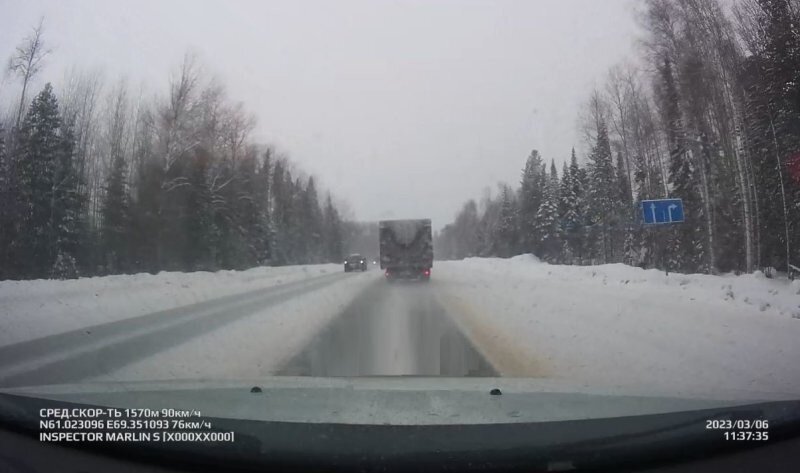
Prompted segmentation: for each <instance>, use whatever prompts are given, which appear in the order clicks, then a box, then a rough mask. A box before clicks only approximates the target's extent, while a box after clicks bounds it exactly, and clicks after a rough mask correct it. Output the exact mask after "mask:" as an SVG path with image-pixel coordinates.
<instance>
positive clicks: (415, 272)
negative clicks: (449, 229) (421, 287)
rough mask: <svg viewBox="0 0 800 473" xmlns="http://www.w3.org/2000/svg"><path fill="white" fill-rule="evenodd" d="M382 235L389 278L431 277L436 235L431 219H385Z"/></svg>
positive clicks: (380, 229)
mask: <svg viewBox="0 0 800 473" xmlns="http://www.w3.org/2000/svg"><path fill="white" fill-rule="evenodd" d="M378 226H379V234H380V253H381V269H383V270H385V274H386V278H387V279H389V280H392V279H397V278H407V279H423V280H426V281H427V280H428V279H430V276H431V267H432V266H433V237H432V233H431V221H430V219H417V220H382V221H380V222H379V223H378Z"/></svg>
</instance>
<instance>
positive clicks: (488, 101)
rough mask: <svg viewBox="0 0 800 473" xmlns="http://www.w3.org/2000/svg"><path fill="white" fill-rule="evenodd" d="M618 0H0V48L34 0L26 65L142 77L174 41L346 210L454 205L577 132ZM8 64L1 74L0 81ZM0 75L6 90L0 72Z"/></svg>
mask: <svg viewBox="0 0 800 473" xmlns="http://www.w3.org/2000/svg"><path fill="white" fill-rule="evenodd" d="M633 6H634V1H633V0H602V1H600V0H530V1H466V0H452V1H439V0H418V1H388V0H387V1H381V0H369V1H332V0H330V1H329V0H320V1H296V0H285V1H281V2H267V1H231V0H227V1H224V2H223V1H219V2H216V1H214V2H212V1H208V0H196V1H174V0H160V1H141V0H139V1H119V0H98V1H74V0H71V1H43V0H15V1H11V0H0V13H1V14H0V59H2V60H3V63H5V61H6V60H7V58H8V57H9V55H10V54H11V52H12V50H13V48H14V46H15V45H16V44H17V43H18V42H19V40H20V39H21V38H22V37H24V36H25V35H26V34H27V33H28V32H29V31H30V28H31V26H32V25H34V24H35V23H37V21H38V18H39V17H40V16H42V15H44V16H45V35H46V37H45V38H46V40H47V42H48V43H49V44H50V46H51V47H52V48H53V54H52V55H51V56H50V57H49V58H48V60H47V65H46V69H45V70H44V72H43V74H42V76H41V80H40V83H39V84H37V88H38V87H40V86H41V85H42V83H43V82H44V80H50V81H53V82H54V83H56V84H57V83H58V82H59V81H60V80H61V79H62V78H63V76H64V73H65V71H66V70H67V69H68V68H69V67H72V66H78V67H79V68H82V69H92V70H98V71H102V73H103V75H104V77H105V78H106V82H107V83H111V82H113V81H115V80H116V79H118V78H119V77H120V76H123V75H124V76H126V77H127V78H128V80H129V82H132V83H134V84H137V83H139V82H140V81H144V82H146V83H147V84H148V86H149V87H150V90H151V91H153V92H163V91H164V90H166V83H167V80H168V76H169V72H170V71H172V70H174V69H175V68H176V66H177V65H178V64H179V63H180V61H181V58H182V57H183V55H184V53H185V52H186V51H187V49H189V48H191V49H192V50H194V51H196V52H197V53H199V57H200V59H201V61H202V63H203V64H204V66H205V67H206V69H207V70H209V71H210V72H211V73H213V74H215V75H217V76H218V77H219V78H220V79H221V80H222V81H223V82H224V83H225V84H226V86H227V88H228V91H229V95H230V96H231V97H232V98H233V99H235V100H241V101H243V102H244V103H245V104H246V107H247V109H248V110H249V111H251V112H253V113H254V114H255V115H256V116H257V117H258V127H257V129H256V138H257V139H258V140H260V141H264V142H268V143H271V144H274V145H276V147H277V148H278V149H279V150H281V151H282V152H284V153H286V154H288V155H289V156H290V157H291V158H292V160H293V161H295V162H296V163H297V164H298V165H300V166H301V167H302V168H303V169H304V170H305V171H307V172H309V173H311V174H313V175H315V176H317V177H318V178H319V179H320V181H321V183H322V186H323V187H325V188H328V189H330V190H331V191H332V192H334V193H335V194H336V195H337V196H338V197H340V198H341V199H342V200H344V201H346V202H347V203H348V204H349V207H350V209H351V210H352V214H353V216H354V217H355V218H357V219H359V220H377V219H380V218H406V217H430V218H433V220H434V225H435V227H436V228H440V227H441V226H442V225H444V224H445V223H447V222H449V221H451V220H452V218H453V216H454V214H455V212H456V211H457V210H458V209H459V207H460V206H461V204H462V203H463V202H464V201H465V200H466V199H468V198H478V197H480V195H481V194H482V192H483V189H484V188H485V187H487V186H491V187H492V188H494V187H495V185H496V183H497V182H499V181H506V182H510V183H513V184H514V185H516V184H517V183H518V181H519V176H520V171H521V169H522V167H523V165H524V162H525V158H526V157H527V155H528V154H529V152H530V150H531V149H534V148H536V149H539V150H540V152H541V153H542V154H543V156H544V157H545V159H547V160H549V159H550V158H555V159H556V162H557V163H559V166H558V167H559V171H560V170H561V166H560V163H561V162H563V160H564V159H566V158H568V156H569V152H570V148H571V147H572V146H573V145H575V146H577V147H578V148H580V147H581V143H580V142H579V140H580V138H579V133H578V131H577V122H578V120H577V117H578V114H579V111H580V107H581V104H582V103H584V102H585V101H586V99H587V98H588V95H589V93H590V91H591V89H592V87H594V86H595V85H599V84H602V82H603V80H604V77H605V75H606V72H607V70H608V68H609V66H611V65H613V64H615V63H617V62H619V61H621V60H623V59H625V58H630V57H631V56H633V55H635V50H634V47H633V44H634V39H635V37H636V34H637V33H636V32H637V28H636V25H635V22H634V19H633V14H632V12H631V8H632V7H633ZM11 81H12V79H11V78H9V77H3V78H1V79H0V94H3V92H5V94H6V95H8V94H9V93H10V92H9V91H10V90H12V89H11ZM2 89H4V90H2Z"/></svg>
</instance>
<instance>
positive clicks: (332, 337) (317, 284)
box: [0, 271, 496, 386]
mask: <svg viewBox="0 0 800 473" xmlns="http://www.w3.org/2000/svg"><path fill="white" fill-rule="evenodd" d="M354 277H355V278H358V277H361V278H365V284H364V286H363V290H361V291H360V292H359V293H358V295H357V296H356V297H355V299H354V300H353V302H352V303H351V304H350V305H348V306H345V307H344V308H339V307H331V310H332V311H337V312H339V313H338V314H335V315H334V316H333V317H331V319H330V322H329V323H328V324H327V326H324V327H323V328H322V330H321V331H319V332H318V333H317V334H316V335H314V336H312V335H310V334H309V337H308V338H309V340H311V341H310V342H309V343H308V345H307V346H305V347H304V348H302V349H301V350H299V351H298V352H296V353H294V354H287V355H288V358H287V359H288V360H289V361H288V362H286V363H285V364H284V366H283V367H282V368H280V369H278V372H277V373H276V374H284V375H295V376H366V375H376V376H381V375H388V376H392V375H431V376H436V375H445V376H493V375H496V372H495V370H494V369H493V368H492V367H491V366H490V365H489V364H488V363H487V362H486V361H485V360H484V358H483V357H482V356H481V355H480V354H479V353H478V351H477V350H476V349H475V348H474V347H473V345H472V344H471V343H470V342H469V340H468V339H467V338H466V337H465V336H464V335H463V334H462V333H460V331H459V330H458V328H457V325H456V324H455V323H453V321H452V320H453V319H452V318H451V315H448V314H447V312H446V310H445V309H444V308H443V307H442V305H441V304H439V302H438V301H437V297H436V282H435V281H431V282H430V283H422V282H397V283H395V284H389V283H387V282H386V281H384V280H383V278H382V276H381V275H380V273H379V272H377V271H376V272H368V273H367V274H363V275H360V274H343V273H338V274H330V275H325V276H321V277H317V278H313V279H310V280H304V281H299V282H294V283H288V284H283V285H281V286H276V287H271V288H267V289H260V290H255V291H251V292H248V293H245V294H238V295H234V296H227V297H222V298H218V299H214V300H210V301H206V302H202V303H198V304H192V305H188V306H183V307H178V308H175V309H171V310H166V311H161V312H156V313H151V314H146V315H142V316H138V317H133V318H130V319H125V320H121V321H117V322H111V323H106V324H101V325H96V326H92V327H86V328H84V329H80V330H74V331H70V332H67V333H62V334H57V335H52V336H48V337H43V338H39V339H35V340H30V341H25V342H22V343H17V344H12V345H5V346H2V347H0V386H26V385H42V384H61V383H80V382H82V381H85V380H90V379H97V378H98V377H99V378H102V377H103V376H105V375H109V374H111V375H114V374H115V373H118V372H119V371H120V370H121V369H123V368H125V367H126V366H129V365H132V364H135V363H137V362H140V361H142V360H145V361H146V360H147V359H148V357H152V358H151V359H154V360H160V359H159V358H158V356H159V354H162V355H163V354H164V353H166V352H167V351H168V350H170V349H174V347H176V346H181V345H182V344H190V343H195V344H197V343H205V341H204V340H205V339H206V338H208V336H209V335H215V334H217V333H219V334H222V333H225V331H224V330H220V329H222V328H226V327H228V326H231V325H233V324H235V323H237V322H238V321H244V319H248V320H253V319H259V317H264V316H263V312H260V311H263V309H264V308H266V307H270V306H276V307H277V306H278V304H281V303H282V302H286V301H289V300H297V299H299V300H302V299H303V298H304V296H306V295H309V294H312V293H313V292H314V291H317V290H320V289H323V288H335V287H336V285H337V283H342V282H344V281H345V280H347V278H354ZM260 322H262V323H264V324H266V325H267V326H269V323H270V320H269V319H267V318H264V319H263V320H260ZM257 336H258V335H257V334H253V337H257ZM214 338H215V343H220V342H221V343H222V345H227V346H228V347H231V348H233V345H235V344H237V343H239V342H240V341H237V340H233V339H227V338H225V337H219V336H217V337H214ZM216 348H220V347H216ZM222 348H223V349H222V350H220V352H221V353H224V352H225V351H226V350H225V349H224V346H223V347H222ZM230 351H235V350H230ZM232 356H235V355H232ZM230 361H231V364H232V365H235V364H237V360H230ZM159 362H160V361H159ZM176 363H177V362H176ZM201 375H203V373H201ZM145 376H147V373H145ZM205 376H206V377H210V378H213V377H214V374H213V373H208V374H205ZM112 377H113V376H112ZM116 379H118V380H124V376H122V377H117V378H116ZM153 379H158V378H157V377H156V376H153Z"/></svg>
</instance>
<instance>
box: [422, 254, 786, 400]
mask: <svg viewBox="0 0 800 473" xmlns="http://www.w3.org/2000/svg"><path fill="white" fill-rule="evenodd" d="M435 276H436V283H437V284H438V286H437V287H439V288H440V290H441V292H442V297H443V298H444V299H445V300H446V301H447V303H448V304H449V306H450V307H451V310H450V312H451V313H452V314H455V318H456V319H457V323H459V324H460V325H461V327H462V329H463V330H464V331H465V332H467V334H468V335H469V336H470V338H471V339H472V340H473V341H474V342H475V343H476V345H478V346H479V348H480V349H481V350H482V351H483V352H484V354H485V355H486V356H487V358H488V359H489V361H490V362H492V363H493V365H494V366H495V367H496V368H498V369H499V370H500V372H501V373H502V374H503V375H507V376H540V377H551V378H565V379H569V380H570V381H578V382H585V383H590V384H595V383H602V384H609V383H611V384H618V385H637V386H640V387H641V386H645V387H652V388H658V389H662V388H663V389H665V390H668V391H670V392H675V391H676V390H677V391H680V392H685V393H687V394H690V393H698V392H701V393H704V394H708V393H709V392H712V393H713V391H715V390H716V389H721V390H726V391H729V392H732V391H748V392H759V391H760V392H765V393H767V392H768V393H792V394H793V395H794V396H795V397H796V396H797V395H800V364H798V363H797V360H800V344H798V343H797V340H798V339H800V320H796V319H795V318H793V317H797V314H798V313H800V295H798V294H797V291H798V289H800V287H799V286H798V283H797V282H792V283H790V282H789V281H786V280H774V279H767V278H764V277H763V276H760V275H746V276H738V277H737V276H732V275H730V276H729V275H725V276H707V275H684V274H675V273H673V274H670V275H669V276H667V275H665V274H664V273H663V272H661V271H657V270H643V269H640V268H633V267H629V266H625V265H621V264H611V265H603V266H591V267H588V266H561V265H550V264H546V263H542V262H539V261H538V260H536V259H535V258H532V257H530V256H520V257H516V258H511V259H507V260H504V259H494V258H492V259H480V258H472V259H468V260H465V261H459V262H441V263H437V265H436V273H435Z"/></svg>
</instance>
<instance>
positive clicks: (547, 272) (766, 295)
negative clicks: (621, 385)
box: [460, 255, 800, 319]
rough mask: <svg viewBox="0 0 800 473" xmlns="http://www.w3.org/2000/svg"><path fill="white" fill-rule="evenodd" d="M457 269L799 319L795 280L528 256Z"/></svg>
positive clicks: (472, 261)
mask: <svg viewBox="0 0 800 473" xmlns="http://www.w3.org/2000/svg"><path fill="white" fill-rule="evenodd" d="M460 264H463V265H465V266H466V267H468V268H469V270H470V271H493V272H502V273H503V274H504V277H507V278H509V279H513V278H518V279H520V280H525V279H531V278H533V279H539V278H543V277H547V278H548V279H551V280H555V281H563V282H575V281H579V282H582V283H585V282H587V281H594V282H595V283H597V284H601V285H603V286H609V287H614V288H620V289H622V290H628V291H636V290H640V289H645V288H646V289H647V290H655V291H661V292H663V294H670V295H671V296H673V297H676V298H678V299H679V300H684V301H693V300H697V299H698V298H700V297H702V298H704V299H708V298H713V299H719V300H721V301H727V302H728V303H729V305H730V306H732V307H733V306H739V307H741V308H743V309H752V312H753V313H754V314H765V315H779V316H787V317H793V318H796V319H800V279H798V280H795V281H789V280H787V279H771V278H767V277H766V276H765V275H764V274H763V273H762V272H761V271H756V272H755V273H753V274H743V275H740V276H736V275H734V274H725V275H720V276H712V275H707V274H681V273H670V274H669V275H667V274H666V273H665V272H664V271H661V270H657V269H642V268H637V267H632V266H627V265H624V264H621V263H618V264H604V265H598V266H567V265H550V264H548V263H544V262H542V261H540V260H539V259H538V258H536V257H535V256H533V255H519V256H515V257H513V258H509V259H500V258H467V259H465V260H463V261H462V262H460ZM625 288H627V289H625ZM676 289H677V290H678V291H677V292H676Z"/></svg>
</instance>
